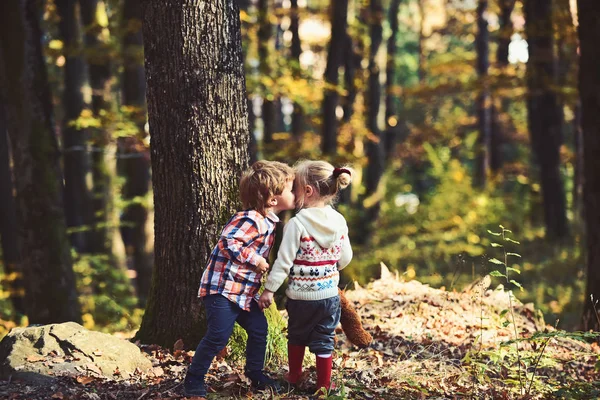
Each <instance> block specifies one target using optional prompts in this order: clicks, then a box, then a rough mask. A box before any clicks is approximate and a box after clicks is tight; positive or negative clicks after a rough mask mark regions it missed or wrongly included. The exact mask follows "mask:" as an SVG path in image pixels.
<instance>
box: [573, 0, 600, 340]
mask: <svg viewBox="0 0 600 400" xmlns="http://www.w3.org/2000/svg"><path fill="white" fill-rule="evenodd" d="M577 6H578V9H579V12H578V14H579V48H580V65H579V93H580V97H581V108H582V125H583V140H584V143H585V146H583V152H584V153H583V160H584V185H583V198H584V207H585V224H586V225H585V226H586V230H587V235H586V236H587V243H586V249H587V287H586V296H585V305H584V310H583V319H582V322H583V329H584V330H588V329H593V330H594V331H599V330H600V322H599V321H598V308H597V306H596V305H597V302H598V300H600V157H598V154H600V75H599V74H598V71H599V70H600V47H599V46H598V43H599V42H600V24H598V21H600V2H598V1H596V0H578V1H577Z"/></svg>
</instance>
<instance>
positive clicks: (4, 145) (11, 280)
mask: <svg viewBox="0 0 600 400" xmlns="http://www.w3.org/2000/svg"><path fill="white" fill-rule="evenodd" d="M4 106H5V105H4V104H2V103H0V239H1V242H2V259H3V260H4V274H5V275H6V276H5V279H4V283H5V285H6V289H8V292H9V296H10V301H11V303H12V305H13V308H14V310H15V312H16V313H17V314H21V315H25V313H26V310H25V303H24V302H23V296H24V295H25V287H24V282H23V271H22V266H21V255H20V254H19V237H18V235H17V232H18V230H17V218H16V217H17V210H16V208H15V199H14V196H13V191H14V185H13V179H12V173H11V169H10V154H9V153H10V152H9V149H8V146H9V144H8V136H7V134H8V132H7V129H6V128H7V126H6V114H5V111H4Z"/></svg>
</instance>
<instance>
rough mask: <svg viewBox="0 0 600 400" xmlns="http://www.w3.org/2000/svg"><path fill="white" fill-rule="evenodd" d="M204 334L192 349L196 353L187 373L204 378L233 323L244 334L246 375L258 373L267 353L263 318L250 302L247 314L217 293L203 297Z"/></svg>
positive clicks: (265, 327) (265, 323) (265, 322)
mask: <svg viewBox="0 0 600 400" xmlns="http://www.w3.org/2000/svg"><path fill="white" fill-rule="evenodd" d="M204 308H205V309H206V320H207V326H208V328H207V331H206V334H205V335H204V337H203V338H202V340H201V341H200V344H198V347H197V348H196V354H195V355H194V358H193V359H192V364H191V365H190V368H189V370H188V373H191V374H192V375H197V376H204V375H205V374H206V372H207V371H208V369H209V368H210V364H211V363H212V360H213V359H214V358H215V356H216V355H217V354H219V352H220V351H221V350H222V349H223V348H224V347H225V346H226V345H227V342H228V341H229V337H230V336H231V334H232V332H233V325H234V324H235V322H237V323H238V324H239V325H240V326H241V327H242V328H244V329H245V330H246V332H247V333H248V342H247V343H246V372H250V373H252V372H258V371H262V369H263V367H264V364H265V351H266V350H267V330H268V325H267V318H266V317H265V314H264V313H263V312H262V311H261V310H260V308H258V304H257V303H256V302H255V301H253V302H252V305H251V308H250V311H244V310H242V309H241V308H240V307H239V306H238V305H237V304H235V303H234V302H232V301H230V300H228V299H227V298H226V297H225V296H222V295H220V294H212V295H210V296H206V297H204Z"/></svg>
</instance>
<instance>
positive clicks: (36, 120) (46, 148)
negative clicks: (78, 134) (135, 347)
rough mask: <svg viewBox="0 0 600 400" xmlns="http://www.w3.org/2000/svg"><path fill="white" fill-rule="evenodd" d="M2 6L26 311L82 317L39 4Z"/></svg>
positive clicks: (35, 315) (36, 320)
mask: <svg viewBox="0 0 600 400" xmlns="http://www.w3.org/2000/svg"><path fill="white" fill-rule="evenodd" d="M0 4H1V5H0V53H1V54H0V56H1V57H0V60H2V63H3V64H2V65H0V83H1V84H0V88H2V91H3V93H2V101H1V102H0V103H3V104H6V116H7V122H8V133H9V136H10V142H11V147H12V155H13V161H14V170H13V171H14V177H15V189H16V206H17V223H18V227H19V228H18V229H19V241H20V243H19V244H20V254H21V257H22V267H23V276H24V279H25V282H26V292H25V304H26V308H27V316H28V317H29V322H30V323H32V324H48V323H53V322H64V321H81V312H80V308H79V303H78V299H77V292H76V290H75V276H74V273H73V266H72V262H71V253H70V251H71V249H70V246H69V240H68V237H67V227H66V222H65V214H64V207H63V186H62V176H61V173H60V166H59V152H58V143H57V140H56V136H55V132H54V129H53V124H52V103H51V101H50V90H49V86H48V77H47V73H46V65H45V63H44V58H43V54H42V47H41V38H42V31H41V29H40V21H39V20H40V15H39V14H38V11H39V6H38V4H37V1H35V0H27V1H16V0H13V1H3V2H1V3H0ZM7 99H10V102H8V101H7Z"/></svg>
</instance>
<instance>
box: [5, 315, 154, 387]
mask: <svg viewBox="0 0 600 400" xmlns="http://www.w3.org/2000/svg"><path fill="white" fill-rule="evenodd" d="M151 368H152V363H151V362H150V360H148V359H147V358H146V357H145V356H144V355H143V354H142V352H141V351H140V349H139V348H138V347H137V346H136V345H135V344H133V343H131V342H128V341H126V340H123V339H119V338H116V337H114V336H111V335H108V334H106V333H101V332H94V331H89V330H87V329H85V328H84V327H83V326H81V325H79V324H77V323H75V322H65V323H62V324H51V325H43V326H30V327H27V328H15V329H13V330H11V331H10V333H9V334H8V335H6V336H5V337H4V339H3V340H2V342H0V379H9V378H12V379H22V380H26V381H30V382H47V381H51V380H53V379H55V378H56V377H57V376H65V375H66V376H94V377H98V378H108V379H113V380H120V379H127V378H129V377H131V375H132V374H134V373H135V372H137V373H146V372H150V371H151ZM150 373H151V372H150Z"/></svg>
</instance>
